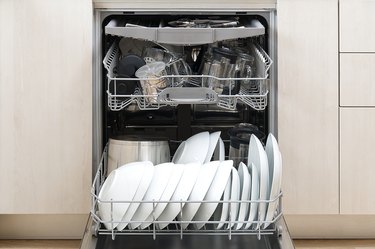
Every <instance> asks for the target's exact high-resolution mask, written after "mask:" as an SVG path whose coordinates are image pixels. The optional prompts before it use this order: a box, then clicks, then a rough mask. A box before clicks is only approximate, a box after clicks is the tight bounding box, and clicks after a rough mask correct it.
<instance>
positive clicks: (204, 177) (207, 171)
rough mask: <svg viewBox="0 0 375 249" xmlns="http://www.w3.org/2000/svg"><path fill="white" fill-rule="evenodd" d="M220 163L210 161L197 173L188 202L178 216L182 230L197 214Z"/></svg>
mask: <svg viewBox="0 0 375 249" xmlns="http://www.w3.org/2000/svg"><path fill="white" fill-rule="evenodd" d="M219 165H220V162H219V161H212V162H209V163H205V164H204V165H202V167H201V170H200V172H199V176H198V179H197V181H196V183H195V185H194V187H193V190H192V191H191V193H190V195H189V198H188V201H194V202H188V203H186V204H185V206H184V208H183V209H182V214H181V215H180V217H179V219H180V221H181V222H184V223H183V224H181V226H182V229H186V228H187V226H188V225H189V222H190V221H191V220H192V219H193V217H194V216H195V214H196V213H197V211H198V209H199V207H200V205H201V203H200V202H201V201H203V199H204V197H205V196H206V193H207V191H208V189H209V188H210V185H211V183H212V181H213V179H214V177H215V174H216V171H217V169H218V168H219Z"/></svg>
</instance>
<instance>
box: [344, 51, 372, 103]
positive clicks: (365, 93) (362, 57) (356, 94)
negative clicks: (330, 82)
mask: <svg viewBox="0 0 375 249" xmlns="http://www.w3.org/2000/svg"><path fill="white" fill-rule="evenodd" d="M373 65H375V53H374V54H373V53H341V54H340V105H341V106H375V81H374V79H375V71H374V70H373Z"/></svg>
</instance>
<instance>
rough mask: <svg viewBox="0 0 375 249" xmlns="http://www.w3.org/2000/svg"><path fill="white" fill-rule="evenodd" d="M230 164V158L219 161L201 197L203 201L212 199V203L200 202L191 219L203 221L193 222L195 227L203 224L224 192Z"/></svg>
mask: <svg viewBox="0 0 375 249" xmlns="http://www.w3.org/2000/svg"><path fill="white" fill-rule="evenodd" d="M232 166H233V161H232V160H228V161H223V162H221V163H220V165H219V168H218V169H217V172H216V174H215V177H214V179H213V181H212V183H211V186H210V188H209V189H208V191H207V194H206V196H205V197H204V199H203V200H204V201H214V203H202V204H201V205H200V207H199V209H198V211H197V213H196V214H195V216H194V218H193V220H194V221H203V222H202V223H197V224H194V226H195V228H196V229H201V228H202V227H203V226H204V225H205V222H206V221H208V220H209V219H210V218H211V216H212V215H213V213H214V212H215V209H216V207H217V205H218V201H220V198H221V196H222V195H223V193H224V190H225V186H226V183H227V182H228V179H229V177H230V172H231V171H232Z"/></svg>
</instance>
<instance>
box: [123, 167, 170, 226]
mask: <svg viewBox="0 0 375 249" xmlns="http://www.w3.org/2000/svg"><path fill="white" fill-rule="evenodd" d="M173 166H174V164H173V163H162V164H158V165H156V166H155V169H154V176H153V178H152V180H151V183H150V186H149V187H148V189H147V192H146V194H145V196H144V197H143V201H154V200H159V199H160V197H161V196H162V194H163V192H164V190H165V188H166V187H167V185H168V181H169V179H170V177H171V175H172V167H173ZM153 207H154V205H153V203H141V204H140V205H139V207H138V209H137V211H136V212H135V214H134V215H133V217H132V219H131V221H134V223H130V224H129V227H130V228H131V229H135V228H137V227H139V226H140V225H141V223H142V222H143V221H145V220H146V218H147V217H148V216H149V215H150V214H151V213H152V210H153ZM135 221H137V222H135Z"/></svg>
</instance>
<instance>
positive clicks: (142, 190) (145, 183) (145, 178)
mask: <svg viewBox="0 0 375 249" xmlns="http://www.w3.org/2000/svg"><path fill="white" fill-rule="evenodd" d="M154 169H155V167H154V165H152V164H147V165H145V169H144V171H143V174H142V179H141V182H140V183H139V186H138V188H137V191H136V192H135V195H134V197H133V201H134V202H132V203H131V204H130V205H129V208H128V210H127V211H126V213H125V214H124V216H123V217H122V220H121V221H122V222H121V223H120V224H118V225H117V227H116V229H117V230H119V231H122V230H123V229H124V228H125V227H126V226H127V225H128V221H130V220H131V218H132V217H133V215H134V213H135V212H136V211H137V208H138V207H139V205H140V202H139V201H142V200H143V197H144V195H145V194H146V191H147V189H148V187H149V185H150V183H151V181H152V177H153V176H154Z"/></svg>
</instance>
